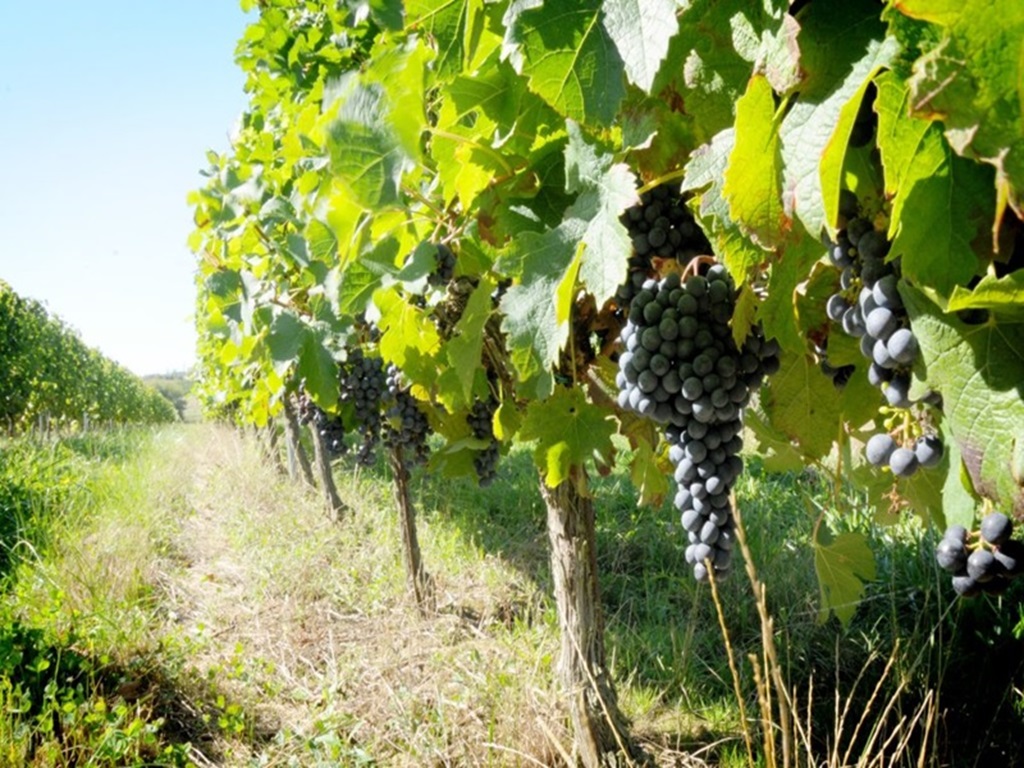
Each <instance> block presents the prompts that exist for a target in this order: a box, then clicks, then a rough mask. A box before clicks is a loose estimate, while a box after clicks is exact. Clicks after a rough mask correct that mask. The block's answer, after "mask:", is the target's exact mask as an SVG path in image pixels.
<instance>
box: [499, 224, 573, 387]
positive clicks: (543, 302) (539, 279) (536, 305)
mask: <svg viewBox="0 0 1024 768" xmlns="http://www.w3.org/2000/svg"><path fill="white" fill-rule="evenodd" d="M585 224H586V223H585V222H583V221H582V220H580V219H575V218H570V219H566V221H564V222H562V223H561V224H560V225H559V226H558V227H556V228H554V229H551V230H548V231H547V232H544V233H542V234H538V233H536V232H523V233H521V234H520V235H519V236H518V237H517V238H516V239H515V241H514V242H513V247H512V249H511V252H510V253H509V254H508V255H507V256H505V257H504V258H503V259H502V261H501V262H500V263H499V265H498V266H499V269H500V270H502V271H504V272H505V274H508V275H511V276H513V277H519V278H520V280H519V282H518V283H516V284H514V285H512V286H511V287H510V288H509V289H508V291H506V292H505V295H504V297H502V300H501V312H502V315H503V318H502V321H501V328H502V330H503V331H504V332H505V334H506V336H507V339H508V349H509V356H510V357H511V359H512V364H513V366H514V367H515V369H516V372H517V373H518V374H519V378H520V380H522V381H523V382H526V381H528V380H530V379H533V378H534V377H538V376H540V377H541V378H540V379H539V380H538V381H537V387H536V390H537V393H540V394H542V393H543V392H544V390H545V389H546V388H547V387H548V386H549V383H548V382H549V381H550V369H551V367H552V366H553V365H554V364H555V363H556V362H557V361H558V353H559V352H560V351H561V349H562V347H563V345H564V344H565V342H566V341H567V340H568V338H569V314H570V310H571V308H572V301H573V298H574V296H575V293H574V290H573V289H574V287H575V285H576V277H577V275H578V273H579V269H580V258H579V250H580V248H579V245H580V243H581V241H582V239H583V234H584V227H585Z"/></svg>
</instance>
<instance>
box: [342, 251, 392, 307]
mask: <svg viewBox="0 0 1024 768" xmlns="http://www.w3.org/2000/svg"><path fill="white" fill-rule="evenodd" d="M398 248H399V245H398V241H397V240H396V239H395V238H393V237H386V238H384V239H383V240H380V241H378V242H377V244H376V245H374V247H373V248H372V249H371V250H369V251H367V252H366V253H364V254H362V255H361V256H360V257H359V259H358V260H357V261H355V262H353V263H351V264H349V265H348V268H347V269H346V270H345V272H344V274H343V276H342V280H341V287H340V289H339V293H338V299H337V304H338V307H339V308H340V310H341V312H343V313H345V314H351V315H358V314H359V313H360V312H363V311H365V310H366V308H367V306H368V305H369V303H370V299H371V298H372V297H373V292H374V291H376V290H377V289H378V288H379V287H380V286H381V285H382V284H383V283H384V279H385V278H386V277H393V276H395V275H397V274H398V269H397V268H396V267H395V258H396V257H397V256H398Z"/></svg>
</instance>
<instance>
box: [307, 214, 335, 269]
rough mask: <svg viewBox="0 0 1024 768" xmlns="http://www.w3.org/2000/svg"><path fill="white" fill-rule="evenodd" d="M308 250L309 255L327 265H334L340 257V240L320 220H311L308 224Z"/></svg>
mask: <svg viewBox="0 0 1024 768" xmlns="http://www.w3.org/2000/svg"><path fill="white" fill-rule="evenodd" d="M305 237H306V248H307V250H308V251H309V254H310V255H311V256H312V257H313V258H314V259H318V260H320V261H323V262H325V263H327V264H333V263H334V261H335V260H336V259H337V255H338V238H337V237H336V236H335V234H334V230H333V229H331V228H330V227H329V226H328V225H327V224H325V223H324V222H322V221H320V220H319V219H310V220H309V223H308V224H306V231H305Z"/></svg>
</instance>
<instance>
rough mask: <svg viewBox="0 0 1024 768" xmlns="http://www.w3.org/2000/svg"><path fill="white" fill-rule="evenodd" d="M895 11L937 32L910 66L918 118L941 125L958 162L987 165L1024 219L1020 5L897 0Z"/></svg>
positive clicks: (1023, 21) (993, 0) (1006, 0)
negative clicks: (967, 160) (968, 160)
mask: <svg viewBox="0 0 1024 768" xmlns="http://www.w3.org/2000/svg"><path fill="white" fill-rule="evenodd" d="M896 7H897V8H898V9H899V10H900V12H902V13H904V14H906V15H908V16H911V17H913V18H915V19H920V20H923V21H927V22H930V23H931V24H934V25H937V26H938V27H940V28H941V30H942V38H941V40H940V41H939V43H938V45H936V46H934V48H932V49H931V50H929V51H928V52H927V53H925V54H924V55H923V56H922V57H921V58H920V59H918V61H917V62H916V63H915V65H914V76H913V77H912V78H911V80H910V89H911V100H910V101H911V105H912V107H913V110H914V112H915V114H917V115H920V116H923V117H927V118H929V119H933V120H941V121H942V125H943V127H944V129H945V132H946V138H947V139H948V140H949V143H950V145H951V146H952V147H953V148H954V149H955V150H956V151H957V152H958V153H959V154H961V155H964V156H967V157H970V158H974V159H978V160H982V161H984V162H986V163H991V164H992V165H993V166H995V168H996V169H997V180H998V184H999V186H1000V187H1002V188H1003V189H1004V190H1005V194H1006V195H1008V196H1009V198H1010V203H1011V205H1012V206H1013V207H1014V210H1015V211H1016V212H1017V214H1018V216H1024V121H1022V118H1021V111H1022V103H1024V86H1022V83H1024V5H1021V4H1020V3H1019V2H1017V0H963V2H958V3H950V2H939V1H938V0H900V2H899V3H898V4H897V6H896Z"/></svg>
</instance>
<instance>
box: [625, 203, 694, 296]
mask: <svg viewBox="0 0 1024 768" xmlns="http://www.w3.org/2000/svg"><path fill="white" fill-rule="evenodd" d="M622 223H623V225H624V226H625V227H626V230H627V231H628V232H629V237H630V240H631V241H632V244H633V253H632V256H630V258H629V277H628V278H627V279H626V282H625V283H623V284H622V285H620V286H619V289H618V292H617V293H616V295H615V299H616V302H617V303H618V305H619V306H620V307H623V308H626V307H628V306H629V303H630V301H632V299H633V297H634V296H635V295H636V293H637V291H639V290H640V288H641V286H643V283H644V281H645V280H647V279H648V278H650V277H651V276H652V275H653V273H654V264H653V259H654V258H662V259H670V260H671V259H675V260H676V261H678V262H679V263H680V264H685V263H687V262H688V261H689V260H690V259H691V258H692V257H693V256H696V255H699V254H707V253H711V243H709V242H708V239H707V237H705V236H704V231H703V230H702V229H701V228H700V227H699V226H698V225H697V222H696V221H694V218H693V214H692V213H690V211H689V209H688V208H687V207H686V204H685V202H684V200H683V198H682V197H681V196H680V194H679V191H678V188H676V187H673V186H671V185H668V184H663V185H661V186H658V187H655V188H654V189H652V190H649V191H647V192H644V194H643V195H641V196H640V202H639V203H638V204H637V205H634V206H633V207H631V208H628V209H627V210H626V212H625V213H624V214H623V215H622Z"/></svg>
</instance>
